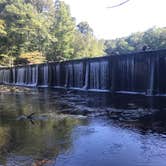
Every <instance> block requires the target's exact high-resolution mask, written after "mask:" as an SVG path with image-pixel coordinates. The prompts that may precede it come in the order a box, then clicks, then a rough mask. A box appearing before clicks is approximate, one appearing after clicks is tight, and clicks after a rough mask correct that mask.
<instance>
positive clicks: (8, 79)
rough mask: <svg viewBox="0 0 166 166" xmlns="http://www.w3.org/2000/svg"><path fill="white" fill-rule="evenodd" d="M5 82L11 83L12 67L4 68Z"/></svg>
mask: <svg viewBox="0 0 166 166" xmlns="http://www.w3.org/2000/svg"><path fill="white" fill-rule="evenodd" d="M3 83H4V84H10V69H6V70H4V73H3Z"/></svg>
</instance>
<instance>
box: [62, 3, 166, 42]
mask: <svg viewBox="0 0 166 166" xmlns="http://www.w3.org/2000/svg"><path fill="white" fill-rule="evenodd" d="M64 1H65V2H66V3H67V4H68V5H69V6H70V9H71V14H72V16H73V17H75V18H76V21H77V23H79V22H81V21H87V22H88V23H89V24H90V26H91V27H92V28H93V30H94V34H95V36H96V37H97V38H103V39H114V38H118V37H123V36H128V35H130V34H131V33H134V32H138V31H145V30H147V29H149V28H151V27H154V26H157V27H166V0H130V1H129V2H127V3H126V4H124V5H122V6H119V7H117V8H112V9H108V8H107V7H108V6H113V5H116V4H118V3H121V2H123V1H125V0H64Z"/></svg>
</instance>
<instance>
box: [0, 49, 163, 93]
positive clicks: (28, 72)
mask: <svg viewBox="0 0 166 166" xmlns="http://www.w3.org/2000/svg"><path fill="white" fill-rule="evenodd" d="M165 73H166V50H158V51H148V52H139V53H133V54H126V55H116V56H105V57H97V58H87V59H80V60H71V61H64V62H55V63H46V64H38V65H26V66H16V67H11V68H1V69H0V84H5V85H17V86H28V87H55V88H69V89H79V90H89V91H103V92H112V93H139V94H144V95H163V94H166V74H165Z"/></svg>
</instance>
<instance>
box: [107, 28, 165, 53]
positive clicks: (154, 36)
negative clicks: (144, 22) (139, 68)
mask: <svg viewBox="0 0 166 166" xmlns="http://www.w3.org/2000/svg"><path fill="white" fill-rule="evenodd" d="M144 46H146V47H147V49H148V50H157V49H165V48H166V27H164V28H156V27H153V28H150V29H149V30H147V31H145V32H138V33H133V34H131V35H130V36H128V37H124V38H118V39H115V40H106V41H105V52H106V53H107V54H108V55H111V54H124V53H131V52H139V51H142V49H143V47H144Z"/></svg>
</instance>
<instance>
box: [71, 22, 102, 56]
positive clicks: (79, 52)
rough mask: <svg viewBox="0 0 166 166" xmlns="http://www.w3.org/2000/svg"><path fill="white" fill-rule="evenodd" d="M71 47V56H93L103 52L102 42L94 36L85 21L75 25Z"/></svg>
mask: <svg viewBox="0 0 166 166" xmlns="http://www.w3.org/2000/svg"><path fill="white" fill-rule="evenodd" d="M73 47H74V53H73V58H82V57H94V56H101V55H103V54H104V52H103V50H104V42H103V41H102V40H97V39H96V38H95V36H94V35H93V30H92V29H91V28H90V26H89V24H88V23H87V22H81V23H79V24H78V25H77V30H76V31H75V38H74V43H73Z"/></svg>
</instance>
